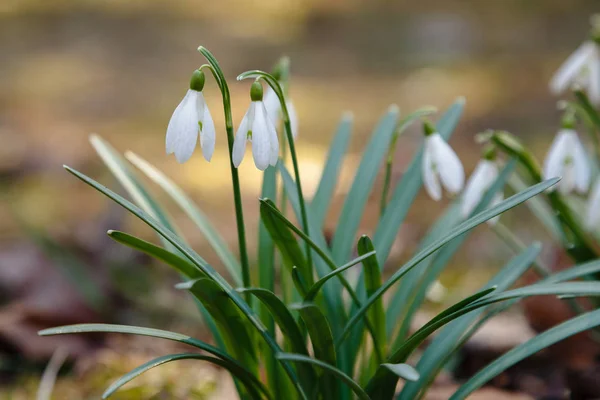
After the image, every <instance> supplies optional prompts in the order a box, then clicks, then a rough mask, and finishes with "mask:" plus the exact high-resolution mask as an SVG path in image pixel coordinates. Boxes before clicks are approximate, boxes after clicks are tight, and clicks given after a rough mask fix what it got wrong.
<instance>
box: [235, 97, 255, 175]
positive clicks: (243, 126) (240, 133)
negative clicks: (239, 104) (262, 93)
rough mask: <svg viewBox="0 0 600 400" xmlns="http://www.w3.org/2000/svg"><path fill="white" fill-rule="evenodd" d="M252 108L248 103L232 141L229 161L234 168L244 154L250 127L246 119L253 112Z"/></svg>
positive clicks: (240, 161)
mask: <svg viewBox="0 0 600 400" xmlns="http://www.w3.org/2000/svg"><path fill="white" fill-rule="evenodd" d="M253 108H254V107H253V105H252V104H250V108H248V111H246V114H245V115H244V118H242V122H241V123H240V127H239V128H238V130H237V132H236V134H235V139H234V141H233V150H232V152H231V161H232V162H233V165H234V166H235V167H236V168H237V167H239V166H240V164H241V163H242V160H243V159H244V155H245V154H246V141H247V140H248V131H249V129H250V128H251V127H250V126H249V124H248V119H249V115H250V114H251V113H254V110H253Z"/></svg>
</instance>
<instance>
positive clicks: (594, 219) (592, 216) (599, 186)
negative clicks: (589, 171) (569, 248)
mask: <svg viewBox="0 0 600 400" xmlns="http://www.w3.org/2000/svg"><path fill="white" fill-rule="evenodd" d="M598 224H600V179H599V180H597V181H596V183H595V184H594V187H593V189H592V193H591V194H590V197H589V198H588V202H587V210H586V218H585V226H586V228H587V229H588V230H590V231H597V230H598Z"/></svg>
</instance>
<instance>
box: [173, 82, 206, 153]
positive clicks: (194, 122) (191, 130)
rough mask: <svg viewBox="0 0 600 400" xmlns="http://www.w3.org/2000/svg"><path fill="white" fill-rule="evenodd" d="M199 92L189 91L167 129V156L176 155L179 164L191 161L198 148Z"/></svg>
mask: <svg viewBox="0 0 600 400" xmlns="http://www.w3.org/2000/svg"><path fill="white" fill-rule="evenodd" d="M197 94H198V92H196V91H194V90H191V89H190V90H188V92H187V93H186V95H185V97H184V98H183V100H182V101H181V103H179V105H178V106H177V108H176V109H175V111H174V112H173V116H172V117H171V120H170V121H169V125H168V127H167V137H166V150H167V154H171V153H175V158H176V159H177V161H178V162H180V163H184V162H186V161H187V160H189V159H190V157H191V156H192V154H193V153H194V150H195V148H196V142H197V139H198V113H197V110H196V98H197Z"/></svg>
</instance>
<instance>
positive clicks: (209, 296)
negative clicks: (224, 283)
mask: <svg viewBox="0 0 600 400" xmlns="http://www.w3.org/2000/svg"><path fill="white" fill-rule="evenodd" d="M176 287H177V288H178V289H185V290H189V291H190V293H191V294H192V295H193V296H194V297H195V298H197V299H198V300H200V302H202V304H203V305H204V307H206V309H207V310H208V312H209V313H210V315H211V316H212V317H213V319H214V321H215V323H216V324H217V327H218V328H219V331H220V332H221V337H222V338H223V341H224V342H225V347H226V348H227V349H228V350H229V351H230V353H231V354H233V355H234V357H235V358H236V359H237V360H239V361H240V362H241V363H242V364H243V365H245V366H246V368H248V369H249V370H250V371H252V373H254V374H256V373H257V371H258V356H257V354H256V349H255V348H254V343H255V340H254V330H253V327H252V326H251V325H250V323H249V322H248V319H246V318H245V316H244V314H242V312H241V310H240V309H239V308H238V307H237V306H236V305H235V304H234V303H233V301H232V300H231V298H230V297H229V296H228V295H227V293H226V292H225V291H224V290H223V289H222V288H220V287H219V286H218V285H217V284H216V283H215V282H214V281H212V280H210V279H208V278H200V279H196V280H193V281H187V282H184V283H180V284H178V285H177V286H176Z"/></svg>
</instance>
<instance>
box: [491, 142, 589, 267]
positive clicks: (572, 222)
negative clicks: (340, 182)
mask: <svg viewBox="0 0 600 400" xmlns="http://www.w3.org/2000/svg"><path fill="white" fill-rule="evenodd" d="M486 135H488V138H489V139H490V140H491V141H492V142H493V143H494V144H495V145H497V146H498V147H499V148H500V149H502V150H503V151H505V152H506V153H508V154H510V155H512V156H514V157H516V158H517V159H518V160H519V162H520V163H521V165H523V166H524V167H525V169H526V170H527V172H528V173H529V175H530V176H531V178H532V180H533V181H534V183H539V182H542V181H543V179H544V178H543V176H542V170H541V168H540V166H539V164H538V162H537V160H536V159H535V157H534V156H533V155H532V154H531V152H530V151H528V150H527V149H526V148H525V146H523V144H522V143H520V142H519V141H518V140H517V138H515V137H514V136H513V135H512V134H510V133H508V132H505V131H492V132H488V133H486ZM546 195H547V197H548V199H549V200H550V204H551V206H552V208H553V209H554V211H555V212H556V217H557V218H558V221H559V222H560V226H561V228H562V231H563V233H564V237H565V242H564V243H563V247H564V248H565V250H566V251H567V253H569V255H570V256H571V257H572V258H573V259H574V260H575V261H577V262H585V261H589V260H593V259H595V258H598V249H597V248H596V247H595V246H594V244H593V243H592V242H591V241H590V240H589V235H588V234H587V233H586V231H585V229H583V228H582V227H581V225H580V224H579V222H578V221H577V219H576V218H575V216H574V215H573V212H572V211H571V208H570V207H569V205H568V204H567V203H566V202H565V201H564V199H563V198H562V196H561V195H560V193H559V192H558V191H557V190H552V191H550V192H546Z"/></svg>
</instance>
